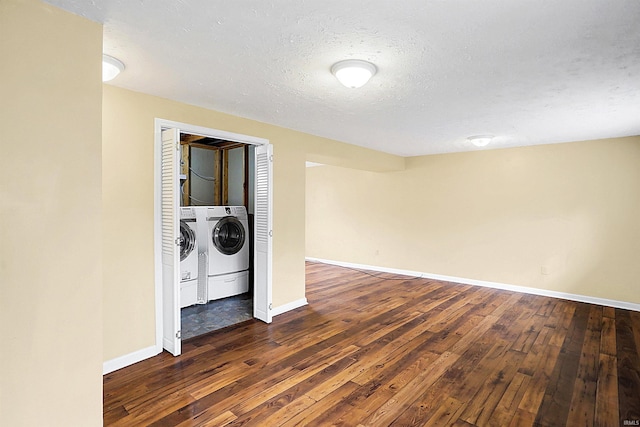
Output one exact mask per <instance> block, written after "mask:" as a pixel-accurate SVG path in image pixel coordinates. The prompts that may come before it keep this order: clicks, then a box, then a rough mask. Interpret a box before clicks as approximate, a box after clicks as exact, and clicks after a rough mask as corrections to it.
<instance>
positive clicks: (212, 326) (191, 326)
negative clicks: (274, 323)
mask: <svg viewBox="0 0 640 427" xmlns="http://www.w3.org/2000/svg"><path fill="white" fill-rule="evenodd" d="M180 315H181V319H182V327H181V330H182V339H183V340H185V339H188V338H193V337H195V336H198V335H202V334H206V333H207V332H211V331H215V330H216V329H220V328H224V327H225V326H229V325H235V324H236V323H240V322H244V321H245V320H249V319H252V318H253V297H252V295H250V294H248V293H246V294H240V295H236V296H233V297H229V298H223V299H219V300H214V301H209V302H208V303H207V304H202V305H198V304H196V305H192V306H190V307H185V308H183V309H182V310H181V313H180Z"/></svg>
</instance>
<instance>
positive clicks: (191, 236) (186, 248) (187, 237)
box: [180, 219, 196, 261]
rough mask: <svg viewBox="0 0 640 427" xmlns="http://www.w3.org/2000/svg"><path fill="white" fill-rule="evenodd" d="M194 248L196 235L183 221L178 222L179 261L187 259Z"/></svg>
mask: <svg viewBox="0 0 640 427" xmlns="http://www.w3.org/2000/svg"><path fill="white" fill-rule="evenodd" d="M195 246H196V233H194V232H193V229H192V228H191V227H189V224H187V222H186V221H185V220H183V219H181V220H180V261H184V260H185V259H187V257H188V256H189V254H190V253H191V252H192V251H193V249H194V248H195Z"/></svg>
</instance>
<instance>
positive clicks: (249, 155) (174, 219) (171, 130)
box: [155, 119, 273, 355]
mask: <svg viewBox="0 0 640 427" xmlns="http://www.w3.org/2000/svg"><path fill="white" fill-rule="evenodd" d="M155 130H156V144H155V147H156V166H155V171H156V180H155V181H156V199H155V200H156V202H155V205H156V221H155V228H156V243H155V252H156V339H157V341H156V346H157V347H160V348H159V351H161V350H162V348H164V349H166V350H167V351H169V352H171V353H172V354H174V355H178V354H180V352H181V339H182V338H187V337H190V336H195V335H194V333H195V334H197V333H198V332H202V333H206V332H207V329H206V327H205V328H202V327H199V328H196V329H199V330H195V331H194V330H191V331H190V332H188V333H187V334H183V332H184V331H183V327H182V324H183V321H185V323H188V322H187V321H188V320H189V319H187V317H191V320H193V319H194V318H195V320H196V322H195V323H196V324H197V326H202V323H203V322H206V321H213V320H215V322H212V323H213V324H212V327H216V325H219V324H220V322H217V321H218V320H223V319H217V318H216V317H224V316H222V312H221V311H220V310H221V308H222V305H225V304H226V306H227V308H229V307H232V306H235V307H236V308H238V307H237V306H238V305H240V306H242V305H244V307H240V309H241V310H243V311H246V306H247V304H251V305H252V316H251V317H255V318H257V319H260V320H262V321H265V322H267V323H269V322H271V312H270V310H271V247H272V243H271V236H272V231H271V224H272V214H271V212H272V182H273V181H272V160H273V159H272V146H271V145H270V144H269V141H268V140H265V139H262V138H256V137H252V136H247V135H241V134H234V133H230V132H225V131H220V130H215V129H208V128H202V127H199V126H193V125H189V124H184V123H177V122H171V121H167V120H162V119H156V123H155ZM189 239H193V240H192V241H188V240H189ZM187 263H190V264H189V268H187V267H185V265H186V264H187ZM228 297H234V298H233V300H231V299H227V298H228ZM223 300H226V301H223ZM194 306H196V307H195V308H193V307H194ZM198 306H199V307H198ZM207 306H209V307H207ZM207 308H210V309H209V310H207ZM185 309H188V310H187V312H186V313H185V315H186V316H187V317H184V316H182V314H183V313H182V310H185ZM218 315H220V316H218ZM227 317H229V316H227ZM207 318H208V319H207ZM236 318H237V317H236ZM227 321H228V319H227Z"/></svg>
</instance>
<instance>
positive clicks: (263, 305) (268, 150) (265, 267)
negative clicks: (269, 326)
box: [253, 144, 273, 323]
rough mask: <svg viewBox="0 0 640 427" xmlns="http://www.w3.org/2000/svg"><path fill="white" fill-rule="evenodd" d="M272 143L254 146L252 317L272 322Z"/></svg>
mask: <svg viewBox="0 0 640 427" xmlns="http://www.w3.org/2000/svg"><path fill="white" fill-rule="evenodd" d="M272 175H273V146H272V145H271V144H264V145H258V146H256V185H255V194H256V195H255V198H256V200H255V226H254V227H255V228H254V236H255V261H254V268H255V270H254V277H255V282H254V288H253V289H254V290H253V317H255V318H257V319H260V320H262V321H264V322H267V323H271V308H272V307H271V303H272V301H271V284H272V282H271V257H272V255H271V254H272V240H273V231H272V224H273V219H272V216H273V215H272V212H273V209H272V205H271V193H272V191H273V190H272V184H273V177H272Z"/></svg>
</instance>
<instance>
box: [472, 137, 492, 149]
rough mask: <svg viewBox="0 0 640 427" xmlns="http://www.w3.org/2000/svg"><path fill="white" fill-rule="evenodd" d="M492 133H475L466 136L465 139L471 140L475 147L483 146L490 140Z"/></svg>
mask: <svg viewBox="0 0 640 427" xmlns="http://www.w3.org/2000/svg"><path fill="white" fill-rule="evenodd" d="M492 139H493V135H476V136H470V137H469V138H467V141H469V142H471V143H472V144H473V145H475V146H476V147H484V146H486V145H487V144H489V143H490V142H491V140H492Z"/></svg>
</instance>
